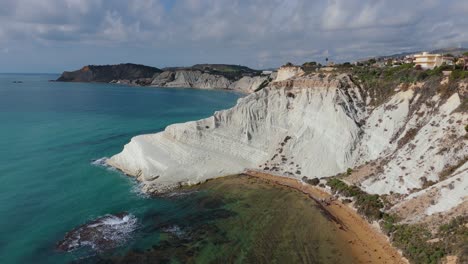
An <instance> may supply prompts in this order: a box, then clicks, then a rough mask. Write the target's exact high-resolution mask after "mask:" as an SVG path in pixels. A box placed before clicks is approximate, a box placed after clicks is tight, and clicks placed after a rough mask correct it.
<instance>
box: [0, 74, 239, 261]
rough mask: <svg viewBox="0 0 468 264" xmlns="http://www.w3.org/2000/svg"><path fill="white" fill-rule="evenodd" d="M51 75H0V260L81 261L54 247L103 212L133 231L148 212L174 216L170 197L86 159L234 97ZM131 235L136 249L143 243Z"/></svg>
mask: <svg viewBox="0 0 468 264" xmlns="http://www.w3.org/2000/svg"><path fill="white" fill-rule="evenodd" d="M57 77H58V76H57V75H44V74H42V75H34V74H28V75H25V74H0V263H63V262H67V261H70V260H74V259H77V258H80V257H82V256H83V253H82V252H80V251H76V252H72V253H63V252H59V251H57V250H56V249H55V245H56V243H57V241H59V240H61V239H62V238H63V237H64V235H65V233H66V232H67V231H69V230H71V229H72V228H74V227H76V226H79V225H81V224H83V223H85V222H87V221H89V220H92V219H95V218H97V217H100V216H103V215H106V214H109V213H119V212H123V211H126V212H129V213H131V214H133V215H135V216H136V217H137V219H138V223H139V224H140V225H144V218H145V217H146V216H148V215H158V214H165V215H167V214H170V213H171V212H172V213H173V214H175V215H177V214H182V213H181V212H180V211H178V207H177V206H179V207H180V206H182V207H184V206H183V205H180V204H174V203H178V202H177V201H173V200H170V199H162V198H161V199H150V198H147V197H144V196H143V195H141V194H139V193H138V188H137V186H136V183H135V182H133V181H132V180H131V179H130V178H128V177H126V176H123V175H121V174H120V173H118V172H115V171H112V170H109V169H106V168H104V167H100V166H96V165H93V164H91V161H92V160H94V159H99V158H102V157H106V156H107V157H109V156H111V155H113V154H116V153H118V152H120V151H121V149H122V148H123V145H124V144H126V143H127V142H128V141H129V140H130V138H131V137H132V136H135V135H139V134H143V133H153V132H158V131H161V130H163V129H164V128H165V127H166V126H167V125H169V124H173V123H178V122H184V121H189V120H196V119H200V118H204V117H207V116H210V115H212V114H213V112H214V111H216V110H220V109H225V108H229V107H231V106H233V105H234V104H235V102H236V99H237V98H238V97H239V95H238V94H235V93H232V92H227V91H204V90H194V89H167V88H147V87H128V86H118V85H110V84H92V83H58V82H48V80H49V79H56V78H57ZM13 81H22V82H23V83H13ZM185 207H187V206H185ZM185 209H186V208H185ZM132 239H133V240H132V242H131V243H133V244H134V245H136V244H138V243H140V242H141V241H138V239H139V238H138V236H136V237H133V238H132ZM141 239H143V238H141ZM144 239H145V240H151V239H157V236H155V237H154V238H153V237H151V236H150V237H148V236H145V237H144Z"/></svg>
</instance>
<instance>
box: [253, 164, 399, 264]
mask: <svg viewBox="0 0 468 264" xmlns="http://www.w3.org/2000/svg"><path fill="white" fill-rule="evenodd" d="M244 174H245V175H248V176H252V177H256V178H260V179H263V180H265V181H267V182H270V183H273V184H279V185H282V186H287V187H290V188H293V189H295V190H298V191H300V192H302V193H304V194H306V195H307V196H309V197H310V198H311V199H314V200H316V201H317V202H318V203H319V205H321V207H322V209H323V210H325V211H326V212H325V213H326V214H330V215H331V217H332V218H333V219H331V220H332V221H334V222H335V224H336V225H337V226H338V227H339V234H340V236H342V238H343V239H344V240H345V241H348V244H349V246H350V248H351V250H352V252H353V254H354V255H355V256H356V257H357V258H358V259H359V260H360V263H408V261H407V260H406V259H404V258H403V257H402V256H401V254H400V253H399V252H398V251H397V250H396V249H395V248H394V247H393V246H392V245H391V244H390V242H389V241H388V238H387V237H386V236H385V235H384V234H382V233H381V232H380V230H379V229H378V228H377V227H375V226H372V225H371V224H370V223H369V222H367V221H366V220H365V219H363V218H362V217H361V216H360V215H359V214H358V213H357V212H356V211H355V210H354V209H353V208H351V207H349V206H346V205H344V204H343V203H341V202H340V201H336V200H335V201H332V202H330V203H329V205H323V204H322V203H320V200H321V199H325V198H329V197H330V196H331V195H330V194H329V193H327V192H325V191H323V190H321V189H319V188H317V187H314V186H312V185H308V184H304V183H303V182H301V181H299V180H297V179H293V178H287V177H282V176H276V175H271V174H267V173H262V172H258V171H246V172H244Z"/></svg>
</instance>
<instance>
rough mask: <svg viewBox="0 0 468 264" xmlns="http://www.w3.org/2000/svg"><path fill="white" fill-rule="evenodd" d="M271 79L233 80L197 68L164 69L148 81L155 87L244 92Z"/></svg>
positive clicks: (265, 76)
mask: <svg viewBox="0 0 468 264" xmlns="http://www.w3.org/2000/svg"><path fill="white" fill-rule="evenodd" d="M269 80H271V77H270V76H269V75H261V76H260V75H259V76H244V77H242V78H241V79H239V80H237V81H234V80H229V79H227V78H226V77H224V76H221V75H216V74H209V73H203V72H201V71H198V70H177V71H165V72H162V73H158V74H155V76H154V77H153V79H152V80H151V81H150V85H151V86H157V87H191V88H199V89H231V90H237V91H240V92H244V93H252V92H254V91H255V90H257V89H258V88H259V87H260V86H261V85H262V84H264V82H265V81H269Z"/></svg>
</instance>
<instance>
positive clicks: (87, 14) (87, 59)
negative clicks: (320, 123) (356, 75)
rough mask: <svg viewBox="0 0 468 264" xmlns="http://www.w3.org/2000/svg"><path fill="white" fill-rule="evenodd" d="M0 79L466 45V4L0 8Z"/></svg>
mask: <svg viewBox="0 0 468 264" xmlns="http://www.w3.org/2000/svg"><path fill="white" fill-rule="evenodd" d="M0 6H1V8H0V72H62V71H63V70H73V69H77V68H80V67H81V66H83V65H86V64H113V63H121V62H133V63H141V64H147V65H152V66H156V67H165V66H188V65H193V64H196V63H231V64H242V65H247V66H250V67H253V68H268V67H275V66H279V65H281V64H284V63H285V62H288V61H291V62H294V63H302V62H305V61H312V60H316V61H324V59H325V57H329V58H330V59H331V60H335V61H352V60H354V59H357V58H362V57H367V56H373V55H385V54H391V53H398V52H404V51H413V50H431V49H435V48H443V47H459V46H463V47H468V30H466V29H467V28H468V19H466V17H468V1H465V0H368V1H365V0H316V1H314V0H287V1H278V0H250V1H246V0H133V1H127V0H114V1H110V0H108V1H106V0H40V1H39V0H0Z"/></svg>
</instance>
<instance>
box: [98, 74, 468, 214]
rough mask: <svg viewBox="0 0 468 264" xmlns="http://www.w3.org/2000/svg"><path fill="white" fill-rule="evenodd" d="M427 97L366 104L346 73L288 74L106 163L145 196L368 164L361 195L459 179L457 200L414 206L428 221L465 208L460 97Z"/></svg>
mask: <svg viewBox="0 0 468 264" xmlns="http://www.w3.org/2000/svg"><path fill="white" fill-rule="evenodd" d="M278 74H280V72H279V73H278ZM301 75H302V74H301ZM324 76H325V77H324ZM280 79H281V78H280ZM427 94H428V93H426V92H425V91H424V88H422V87H421V86H417V85H415V86H413V87H410V88H408V89H406V90H404V89H402V90H401V91H398V92H395V94H394V95H393V96H391V97H390V98H389V99H388V100H387V101H386V102H385V103H383V104H381V105H379V106H373V105H370V104H369V100H368V99H369V95H368V93H367V91H366V90H364V89H363V88H361V87H360V86H358V85H356V84H355V83H354V82H353V81H352V80H351V78H350V77H349V76H348V75H346V74H342V75H339V76H334V75H333V74H315V75H307V76H296V77H292V78H289V79H286V80H284V81H277V82H273V83H271V84H270V85H269V86H268V87H266V88H264V89H263V90H260V91H258V92H256V93H253V94H250V95H248V96H246V97H244V98H241V99H239V101H238V103H237V105H236V106H234V107H233V108H231V109H228V110H224V111H219V112H216V113H215V114H214V115H213V116H212V117H209V118H206V119H203V120H199V121H193V122H187V123H184V124H174V125H170V126H168V127H167V128H166V129H165V131H163V132H161V133H157V134H149V135H142V136H137V137H134V138H133V139H132V140H131V142H130V143H128V144H127V145H125V147H124V150H123V151H122V152H121V153H119V154H117V155H115V156H113V157H112V158H110V159H109V160H108V161H107V162H108V164H110V165H111V166H114V167H116V168H118V169H120V170H122V171H124V172H125V173H127V174H129V175H132V176H135V177H136V178H137V179H138V180H139V181H141V182H142V183H143V186H144V187H143V189H144V191H147V192H161V191H165V190H168V189H171V188H173V187H176V186H179V185H185V184H195V183H198V182H202V181H205V180H206V179H210V178H214V177H219V176H224V175H229V174H236V173H241V172H242V171H244V170H245V169H260V170H264V171H267V172H270V173H275V174H278V175H284V176H289V177H297V178H299V179H300V178H302V177H304V176H306V177H309V178H314V177H318V178H321V177H327V176H332V175H335V174H337V173H341V172H344V171H346V169H347V168H355V167H359V166H367V165H368V164H370V163H375V164H376V165H375V168H374V169H375V170H374V173H372V174H369V175H366V176H365V177H362V178H359V179H355V180H354V183H356V184H358V185H359V186H360V187H361V188H362V189H364V190H365V191H367V192H369V193H377V194H391V193H400V194H402V195H403V196H404V197H405V196H407V195H408V194H410V193H414V192H416V193H417V192H421V193H420V194H419V195H423V194H424V191H426V190H428V189H427V186H426V184H427V183H428V182H432V181H433V182H439V181H440V182H442V181H446V180H448V179H452V178H453V177H460V178H462V179H463V180H461V183H460V186H457V188H454V190H455V191H454V193H456V195H455V196H456V198H455V199H451V198H450V196H451V194H450V190H449V191H447V190H445V189H444V190H442V189H440V191H439V193H440V195H439V196H440V199H438V200H435V201H434V205H433V207H429V205H430V204H427V206H426V207H425V208H424V210H423V209H421V210H423V211H424V212H426V213H427V215H430V214H431V213H434V212H440V210H441V208H442V209H443V208H449V209H450V208H460V206H462V207H463V206H465V205H466V203H467V201H466V196H467V191H466V190H467V186H466V183H467V182H468V181H466V178H467V177H468V170H467V168H466V166H465V165H464V164H465V163H466V157H467V155H468V148H466V142H467V137H466V131H465V125H466V124H468V115H467V113H466V112H463V111H458V110H457V109H458V108H459V106H460V104H461V99H460V94H458V93H453V94H452V95H451V96H449V97H445V98H442V97H441V95H431V96H430V97H428V96H427ZM453 179H455V178H453ZM434 186H435V187H434V188H438V187H437V186H436V185H434ZM421 197H422V196H421ZM402 202H404V201H402ZM440 204H442V205H440ZM447 204H450V206H445V205H447ZM444 206H445V207H444ZM395 210H396V209H395ZM447 210H448V209H447ZM407 217H408V219H410V216H407Z"/></svg>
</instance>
